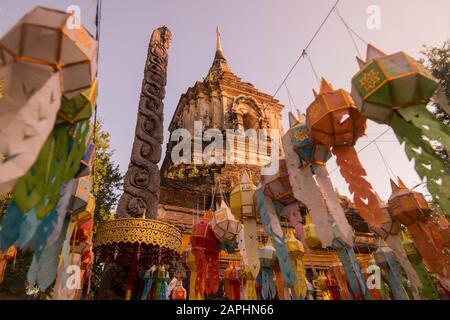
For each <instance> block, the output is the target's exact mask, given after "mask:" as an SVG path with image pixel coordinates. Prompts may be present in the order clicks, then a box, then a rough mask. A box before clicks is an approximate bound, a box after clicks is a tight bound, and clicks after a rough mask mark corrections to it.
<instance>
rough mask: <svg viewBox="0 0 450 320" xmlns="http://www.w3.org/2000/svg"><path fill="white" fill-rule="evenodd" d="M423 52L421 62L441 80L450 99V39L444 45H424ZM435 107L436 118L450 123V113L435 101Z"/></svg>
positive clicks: (443, 88)
mask: <svg viewBox="0 0 450 320" xmlns="http://www.w3.org/2000/svg"><path fill="white" fill-rule="evenodd" d="M421 53H422V56H423V57H422V58H421V59H420V62H421V63H422V64H423V65H424V66H425V67H426V68H427V69H428V70H429V71H430V72H431V74H432V75H433V76H434V77H435V78H436V79H437V80H438V81H439V83H440V85H441V87H442V90H443V92H444V94H445V96H446V97H447V100H449V101H450V40H447V41H445V42H444V44H443V45H442V47H430V46H427V45H424V49H423V50H422V51H421ZM434 107H435V110H434V112H433V113H434V114H435V116H436V118H438V119H439V120H441V121H442V122H444V123H445V124H450V115H449V114H447V113H446V112H445V111H444V110H443V109H442V106H440V105H439V103H437V102H434Z"/></svg>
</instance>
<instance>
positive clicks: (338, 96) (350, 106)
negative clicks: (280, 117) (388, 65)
mask: <svg viewBox="0 0 450 320" xmlns="http://www.w3.org/2000/svg"><path fill="white" fill-rule="evenodd" d="M313 92H314V97H315V100H314V102H313V103H311V105H310V106H309V107H308V108H307V111H306V124H307V125H308V127H309V128H310V130H311V136H312V139H313V142H315V143H318V144H323V145H325V146H327V147H331V148H332V149H331V151H332V153H333V154H334V155H335V156H336V163H337V164H338V166H339V168H340V172H341V174H342V176H343V177H344V179H345V181H346V182H347V184H348V185H349V190H350V191H351V193H353V202H354V203H355V206H356V207H357V209H358V210H359V212H360V214H361V216H362V217H363V218H364V219H365V220H366V221H367V222H368V223H369V224H370V225H374V226H379V225H380V222H381V221H380V220H381V215H382V212H381V210H380V208H379V206H378V201H377V198H376V196H375V194H374V193H373V191H372V186H371V185H370V183H369V182H368V181H367V180H366V179H365V178H364V176H366V175H367V174H366V172H365V170H364V168H363V166H362V165H361V163H360V162H359V159H358V156H357V153H356V150H355V149H354V147H353V146H354V145H355V143H356V140H357V139H358V138H359V137H361V136H362V135H363V134H364V131H365V128H366V118H365V117H363V116H362V115H361V114H360V113H359V111H358V108H357V107H356V105H355V103H354V102H353V99H352V98H351V96H350V94H349V93H348V92H346V91H345V90H343V89H337V90H334V89H333V88H332V87H331V85H330V84H329V83H328V82H327V81H326V80H325V79H323V78H322V82H321V85H320V92H319V93H318V94H317V93H316V92H315V91H314V90H313Z"/></svg>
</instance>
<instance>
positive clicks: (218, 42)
mask: <svg viewBox="0 0 450 320" xmlns="http://www.w3.org/2000/svg"><path fill="white" fill-rule="evenodd" d="M216 35H217V44H216V51H220V52H222V43H221V42H220V29H219V26H217V27H216Z"/></svg>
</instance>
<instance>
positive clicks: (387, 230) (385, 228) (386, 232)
mask: <svg viewBox="0 0 450 320" xmlns="http://www.w3.org/2000/svg"><path fill="white" fill-rule="evenodd" d="M377 197H378V196H377ZM378 199H379V198H378ZM379 203H380V207H381V210H382V212H383V217H382V220H381V227H379V228H376V227H372V228H371V229H373V231H375V232H376V234H377V235H378V236H380V237H381V238H382V239H383V240H386V239H387V238H388V237H389V236H392V235H398V234H399V233H400V229H401V224H400V223H399V222H398V221H396V220H393V219H392V218H391V214H390V213H389V206H388V205H387V203H383V202H382V201H381V199H379Z"/></svg>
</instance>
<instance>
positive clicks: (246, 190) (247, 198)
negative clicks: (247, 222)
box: [230, 172, 256, 219]
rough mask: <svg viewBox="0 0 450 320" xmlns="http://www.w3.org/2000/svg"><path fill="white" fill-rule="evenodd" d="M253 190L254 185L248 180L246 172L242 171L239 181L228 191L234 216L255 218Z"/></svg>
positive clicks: (254, 189) (254, 188)
mask: <svg viewBox="0 0 450 320" xmlns="http://www.w3.org/2000/svg"><path fill="white" fill-rule="evenodd" d="M255 191H256V187H255V185H254V184H253V183H252V182H251V181H250V177H249V176H248V174H247V172H244V174H243V175H242V179H241V181H240V183H238V185H237V186H236V187H234V189H233V190H232V191H231V193H230V207H231V211H232V212H233V214H234V215H235V216H236V218H238V219H243V218H244V217H245V218H256V209H255V202H254V199H253V196H254V194H255Z"/></svg>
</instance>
